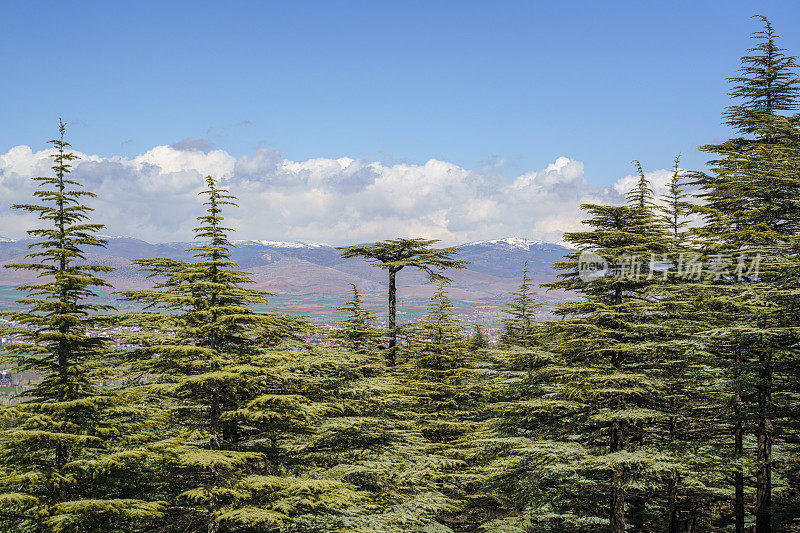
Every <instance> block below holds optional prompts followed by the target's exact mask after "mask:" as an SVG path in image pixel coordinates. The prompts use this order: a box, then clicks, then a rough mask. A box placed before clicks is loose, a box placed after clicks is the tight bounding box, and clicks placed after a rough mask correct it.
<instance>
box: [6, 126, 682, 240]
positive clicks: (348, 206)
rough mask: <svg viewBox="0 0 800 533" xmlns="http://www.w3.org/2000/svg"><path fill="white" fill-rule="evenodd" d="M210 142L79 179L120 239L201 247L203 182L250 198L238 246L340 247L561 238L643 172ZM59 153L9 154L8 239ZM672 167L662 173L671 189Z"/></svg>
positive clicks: (91, 166) (94, 170) (238, 226)
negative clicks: (422, 240)
mask: <svg viewBox="0 0 800 533" xmlns="http://www.w3.org/2000/svg"><path fill="white" fill-rule="evenodd" d="M211 148H212V147H211V146H210V145H208V144H207V143H205V142H204V141H202V140H200V139H185V140H184V141H181V142H179V143H176V144H173V145H172V146H157V147H155V148H153V149H151V150H149V151H147V152H145V153H143V154H141V155H138V156H136V157H133V158H124V157H119V156H114V157H99V156H96V155H88V154H82V153H78V155H79V156H80V157H81V159H80V160H78V161H76V162H75V165H74V170H73V176H74V177H75V178H77V179H78V180H79V181H80V182H81V183H83V184H84V186H85V187H86V189H87V190H89V191H92V192H94V193H95V194H97V198H94V199H91V200H90V201H88V202H87V203H88V204H89V205H90V206H91V207H93V208H94V209H95V212H94V217H93V218H94V221H96V222H99V223H103V224H105V225H106V226H107V229H106V230H105V231H104V232H103V233H106V234H109V235H131V236H134V237H137V238H141V239H144V240H147V241H150V242H169V241H183V240H189V239H191V236H192V231H191V230H192V228H193V227H194V225H195V217H197V216H199V215H200V214H201V213H202V209H203V207H202V205H201V202H202V199H201V198H200V197H199V196H198V192H199V191H201V190H202V189H203V176H206V175H212V176H215V177H217V178H219V180H220V184H221V186H223V187H226V188H228V189H229V190H230V192H231V193H232V194H234V195H235V196H237V197H238V198H239V202H238V203H239V207H233V208H230V209H228V210H227V212H226V213H225V216H226V222H227V225H228V226H230V227H232V228H234V229H235V230H236V234H235V237H234V238H237V239H275V240H313V241H323V242H327V243H330V244H334V245H339V244H352V243H356V242H368V241H375V240H381V239H387V238H393V237H401V236H402V237H408V236H413V237H427V238H434V239H441V240H442V241H443V242H444V243H446V244H458V243H464V242H468V241H474V240H481V239H492V238H499V237H507V236H520V237H525V238H531V239H541V240H545V241H551V242H557V241H559V240H561V236H562V234H563V232H565V231H573V230H576V229H579V228H580V227H581V222H580V221H581V219H582V218H583V214H582V213H581V210H580V204H582V203H593V202H599V203H612V204H613V203H621V202H623V201H624V193H625V192H626V191H627V190H629V189H630V187H631V186H632V185H633V183H634V182H635V179H634V178H633V177H632V176H626V177H624V178H621V179H620V180H618V181H617V182H616V183H615V184H614V185H613V186H611V187H605V188H603V187H598V186H595V185H592V184H591V183H590V182H588V181H587V180H586V178H585V176H584V168H583V163H581V162H580V161H576V160H573V159H570V158H567V157H559V158H557V159H556V160H555V161H554V162H553V163H551V164H550V165H548V166H547V168H544V169H542V170H539V171H536V172H528V173H525V174H522V175H520V176H517V177H515V178H511V179H510V178H508V177H507V176H505V175H504V174H502V173H501V172H500V169H499V166H500V165H501V163H492V164H488V165H487V166H485V167H482V168H476V169H466V168H462V167H460V166H458V165H455V164H453V163H448V162H446V161H438V160H435V159H431V160H430V161H428V162H426V163H425V164H407V163H399V164H391V165H388V164H384V163H381V162H376V161H365V160H361V159H350V158H346V157H343V158H339V159H324V158H319V159H309V160H306V161H291V160H288V159H286V158H284V157H283V156H282V155H281V154H280V153H279V152H276V151H274V150H270V149H269V148H265V147H262V148H259V149H258V150H257V151H256V152H255V153H253V154H249V155H244V156H242V157H238V158H237V157H233V156H232V155H230V154H229V153H227V152H226V151H224V150H218V149H217V150H215V149H211ZM49 154H50V152H49V151H47V150H43V151H38V152H37V151H33V150H32V149H31V148H30V147H28V146H16V147H14V148H11V149H10V150H9V151H8V152H6V153H5V154H2V155H0V198H2V199H3V201H2V203H0V235H2V236H5V237H11V238H21V237H24V236H25V231H26V230H27V229H30V228H33V227H35V226H36V221H35V220H33V218H32V217H30V216H29V215H26V214H22V213H19V212H17V211H15V210H12V209H10V205H11V204H14V203H27V202H29V201H30V199H31V193H32V192H33V191H34V187H35V185H34V183H33V182H32V180H31V179H30V178H31V177H34V176H41V175H48V174H49V173H50V172H51V170H50V166H51V160H50V158H49V157H48V155H49ZM669 175H670V173H669V171H667V170H658V171H654V172H652V173H650V176H651V177H652V178H653V180H654V185H655V187H656V192H661V190H662V189H663V185H664V184H665V183H666V180H667V179H668V178H669Z"/></svg>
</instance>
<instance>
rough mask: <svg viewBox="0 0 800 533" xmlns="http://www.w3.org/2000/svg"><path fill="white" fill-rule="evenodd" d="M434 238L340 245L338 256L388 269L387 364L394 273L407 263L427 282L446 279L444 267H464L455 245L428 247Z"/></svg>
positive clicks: (393, 343)
mask: <svg viewBox="0 0 800 533" xmlns="http://www.w3.org/2000/svg"><path fill="white" fill-rule="evenodd" d="M437 242H438V241H436V240H430V239H391V240H388V241H382V242H376V243H374V244H368V245H362V246H344V247H339V248H337V249H338V250H342V257H343V258H349V257H363V258H365V259H366V260H367V261H370V262H371V263H372V264H373V265H374V266H377V267H378V268H382V269H384V270H387V271H388V272H389V349H388V352H387V355H388V362H389V365H390V366H394V364H395V362H396V360H397V320H396V316H397V285H396V279H397V273H398V272H400V271H401V270H402V269H403V268H405V267H407V266H410V267H414V268H417V269H419V270H421V271H423V272H425V274H427V275H428V277H429V278H430V281H436V280H439V281H441V280H448V279H449V278H447V277H446V276H444V275H443V274H441V272H439V271H441V270H444V269H446V268H464V267H465V265H466V264H467V262H466V261H461V260H457V259H453V256H454V255H455V254H456V253H458V248H452V247H451V248H431V246H433V245H434V244H435V243H437Z"/></svg>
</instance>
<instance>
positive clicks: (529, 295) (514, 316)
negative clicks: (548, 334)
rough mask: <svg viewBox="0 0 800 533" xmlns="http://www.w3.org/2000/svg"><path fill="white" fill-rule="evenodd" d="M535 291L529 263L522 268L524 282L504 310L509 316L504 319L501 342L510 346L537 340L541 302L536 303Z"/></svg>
mask: <svg viewBox="0 0 800 533" xmlns="http://www.w3.org/2000/svg"><path fill="white" fill-rule="evenodd" d="M535 294H536V293H535V292H531V280H530V278H529V277H528V263H527V261H526V262H525V266H524V267H523V268H522V284H521V285H520V286H519V290H517V292H513V293H511V296H513V298H512V299H511V302H509V303H508V304H506V309H503V312H504V313H505V314H507V315H508V318H504V319H503V332H502V334H501V335H500V342H502V343H503V344H505V345H508V346H533V344H534V343H535V342H536V335H537V333H538V331H537V324H536V310H537V309H539V308H540V307H541V304H538V303H536V301H535V299H534V296H535Z"/></svg>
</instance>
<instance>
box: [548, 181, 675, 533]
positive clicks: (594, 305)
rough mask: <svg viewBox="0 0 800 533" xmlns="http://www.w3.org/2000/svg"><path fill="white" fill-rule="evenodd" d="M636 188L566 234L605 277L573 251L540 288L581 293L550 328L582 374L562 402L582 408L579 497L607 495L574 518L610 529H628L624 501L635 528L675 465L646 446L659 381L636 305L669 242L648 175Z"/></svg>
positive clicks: (656, 412) (656, 411) (657, 416)
mask: <svg viewBox="0 0 800 533" xmlns="http://www.w3.org/2000/svg"><path fill="white" fill-rule="evenodd" d="M642 175H643V174H642ZM635 190H637V191H638V192H637V193H636V194H634V195H631V197H630V198H629V201H630V205H628V206H600V205H584V206H583V207H584V209H586V210H587V211H588V212H589V213H590V215H591V216H592V218H590V219H589V220H587V221H585V223H586V224H587V225H589V226H590V227H591V228H593V229H592V230H591V231H586V232H574V233H567V234H566V235H565V238H566V239H567V240H568V241H569V242H571V243H573V244H575V245H577V246H578V247H579V248H581V249H582V250H583V251H584V252H585V253H591V254H593V257H599V258H603V259H604V260H605V261H607V264H608V274H609V275H606V276H600V277H597V278H596V279H589V280H587V279H584V278H582V276H581V274H582V272H581V271H580V269H579V268H580V264H579V263H580V253H577V252H576V253H572V254H569V255H568V256H567V257H568V259H569V261H566V262H562V263H557V264H556V265H555V267H556V268H559V269H562V270H565V271H566V272H565V273H563V274H560V277H561V278H562V279H561V280H560V281H557V282H554V283H550V284H547V285H546V286H547V287H549V288H561V289H567V290H572V291H575V292H576V293H578V294H580V295H582V297H583V299H582V300H581V301H577V302H569V303H564V304H561V305H559V306H558V308H557V309H556V311H555V313H556V314H557V315H561V316H563V317H565V319H564V320H561V321H559V322H556V323H554V324H553V325H552V326H551V334H553V335H556V336H557V338H558V341H559V344H558V346H557V347H556V350H557V351H558V352H560V353H561V354H562V357H563V358H564V361H565V363H566V364H567V365H568V366H570V367H572V368H573V369H574V372H579V375H580V378H579V379H578V380H577V383H576V384H575V385H574V387H575V389H574V390H573V392H572V393H571V394H570V395H568V396H566V397H565V399H567V398H570V397H571V398H572V399H573V400H575V399H580V400H581V402H582V403H583V404H585V406H586V410H585V412H584V414H583V415H578V416H576V417H575V418H574V419H573V421H572V424H574V425H575V426H576V427H573V428H571V429H570V430H569V431H570V432H574V433H577V435H576V437H575V438H576V439H580V440H581V441H583V442H584V443H585V444H584V446H585V447H586V451H587V452H588V453H589V454H590V456H589V457H588V458H581V460H580V461H577V463H573V466H572V467H571V468H578V470H576V474H580V475H581V476H582V478H581V479H582V480H581V483H583V484H584V491H585V492H586V493H587V495H586V496H584V498H583V502H582V503H583V504H584V505H585V504H586V503H587V502H592V501H594V498H599V497H600V495H601V494H608V495H609V496H610V499H609V501H608V506H607V508H606V509H607V510H606V511H605V512H603V511H602V510H601V509H597V508H592V506H588V507H587V508H585V509H582V510H581V511H580V513H579V514H578V516H580V517H581V518H580V519H581V520H586V519H588V517H589V516H594V517H597V518H603V517H604V518H605V519H606V520H608V521H609V523H610V530H611V531H612V532H613V533H616V532H622V531H624V530H625V528H626V523H627V520H628V516H626V509H627V507H628V505H630V506H632V508H633V509H634V511H632V512H631V515H632V516H633V517H634V518H635V520H636V522H637V524H635V525H638V526H639V527H641V525H642V524H643V523H644V521H645V520H646V516H645V511H644V509H643V508H642V506H643V505H644V502H645V501H646V498H647V497H648V496H649V494H650V492H651V491H652V490H654V488H655V487H656V486H658V481H659V480H660V479H661V478H662V477H663V476H664V475H665V474H666V473H667V472H668V471H669V470H671V468H672V464H671V463H670V461H669V460H668V459H665V458H664V456H663V455H662V454H660V453H659V451H658V450H657V448H655V447H654V446H653V442H652V441H653V439H652V433H653V428H654V426H656V425H657V422H658V421H659V420H661V419H663V418H664V413H663V411H662V410H661V409H660V406H659V405H658V404H657V402H656V399H657V398H658V395H659V394H660V387H661V384H660V382H659V381H658V380H657V379H656V378H655V376H654V375H652V373H650V372H648V370H647V362H646V361H645V357H646V355H645V354H643V353H642V350H641V347H640V345H641V344H642V343H643V342H646V341H647V334H648V330H647V328H646V327H644V325H645V323H646V322H647V318H646V315H644V314H642V313H641V311H640V310H639V309H638V307H637V303H638V302H639V301H640V300H642V299H643V298H644V297H645V296H644V295H645V292H646V290H647V288H648V286H650V285H651V284H652V283H653V275H652V274H653V272H652V271H651V268H652V263H651V262H650V261H648V259H649V258H650V257H651V254H661V253H663V252H664V251H665V250H666V241H665V238H664V234H663V231H662V229H661V227H660V225H659V224H658V223H657V221H656V218H655V215H654V213H653V212H652V208H651V207H650V206H651V205H652V196H651V193H650V188H649V185H648V184H647V183H646V180H640V183H639V186H638V187H637V189H635ZM599 434H602V435H604V439H603V440H600V439H598V438H597V435H599ZM578 457H580V456H578ZM575 464H577V465H578V466H577V467H576V466H575ZM598 475H599V476H600V477H598ZM589 494H591V496H589ZM573 512H574V511H573ZM587 514H588V516H587Z"/></svg>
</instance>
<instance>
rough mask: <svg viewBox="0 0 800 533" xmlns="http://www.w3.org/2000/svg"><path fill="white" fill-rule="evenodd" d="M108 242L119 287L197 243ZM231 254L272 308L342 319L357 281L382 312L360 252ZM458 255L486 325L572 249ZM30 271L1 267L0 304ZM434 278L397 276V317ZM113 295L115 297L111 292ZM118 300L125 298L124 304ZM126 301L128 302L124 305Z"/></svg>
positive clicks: (382, 284)
mask: <svg viewBox="0 0 800 533" xmlns="http://www.w3.org/2000/svg"><path fill="white" fill-rule="evenodd" d="M106 238H107V239H108V246H107V247H105V248H98V249H94V250H91V251H89V253H87V254H86V260H87V261H88V262H93V263H100V264H104V265H108V266H112V267H114V268H115V269H116V270H114V272H112V273H111V274H109V275H108V276H106V278H107V280H108V281H109V282H110V283H111V284H112V285H113V286H114V288H115V289H117V290H122V289H136V288H145V287H149V286H150V285H151V282H150V280H148V279H147V278H146V277H145V276H144V275H143V274H142V273H141V272H139V271H138V270H137V269H136V267H135V266H134V265H132V264H131V260H133V259H136V258H143V257H170V258H175V259H190V258H191V252H187V251H186V249H187V248H189V247H190V246H192V245H193V244H192V243H186V242H173V243H155V244H153V243H148V242H145V241H142V240H139V239H136V238H133V237H106ZM31 242H32V241H30V240H11V239H2V240H0V265H2V264H9V263H15V262H20V261H22V260H23V257H24V255H25V254H26V253H27V251H28V245H29V244H31ZM234 244H235V247H234V248H233V249H232V259H233V260H234V261H236V262H238V263H239V265H240V267H241V269H242V270H245V271H247V272H249V273H250V274H251V277H252V279H253V281H254V284H253V287H254V288H257V289H260V290H264V291H268V292H270V293H272V294H273V296H271V297H270V307H271V308H272V309H274V310H280V311H285V312H292V313H301V314H308V315H310V316H311V317H312V319H314V320H315V321H317V322H326V321H330V320H332V319H334V318H335V316H336V314H335V312H334V311H333V310H332V309H331V308H332V307H334V306H337V305H341V304H342V303H343V302H344V301H345V300H346V299H347V295H348V293H349V292H350V290H351V289H350V283H354V284H356V285H357V286H358V288H359V290H360V291H361V292H362V293H363V295H364V299H365V302H366V303H367V305H368V306H369V307H371V308H374V310H375V311H377V312H380V313H381V314H382V313H383V309H384V307H385V304H384V301H385V299H386V296H385V295H386V286H387V281H388V280H387V277H388V276H387V274H386V272H385V271H384V270H382V269H379V268H376V267H374V266H371V265H370V264H369V263H367V262H366V261H364V260H363V259H360V258H351V259H342V258H341V255H340V251H339V250H337V249H336V248H335V247H332V246H329V245H327V244H324V243H318V242H302V241H299V242H297V241H296V242H285V241H268V240H248V241H236V242H235V243H234ZM459 248H460V251H459V253H458V256H457V257H458V259H464V260H467V261H469V262H470V263H469V265H468V266H467V268H465V269H462V270H451V271H448V272H446V275H447V276H449V277H450V278H452V279H453V284H452V287H451V290H450V296H451V298H452V299H453V300H454V302H455V304H456V308H457V312H458V313H459V314H460V315H462V316H464V317H465V318H466V319H468V320H470V321H474V322H481V323H484V324H486V325H487V326H490V327H491V326H493V325H497V323H499V320H500V318H501V317H502V313H501V312H500V309H501V308H502V306H503V303H504V302H506V301H507V300H508V299H509V293H510V292H511V291H514V290H516V289H517V288H518V286H519V284H520V281H521V277H522V268H523V265H524V264H525V262H527V263H528V271H529V276H530V277H531V279H532V280H533V284H534V285H538V284H539V283H546V282H549V281H553V280H554V279H555V273H554V272H553V270H552V265H553V263H554V262H556V261H559V260H561V259H562V257H563V256H564V254H566V253H568V252H569V251H570V249H569V248H567V247H566V246H564V245H563V244H557V243H547V242H542V241H532V240H527V239H521V238H516V237H512V238H506V239H496V240H486V241H477V242H471V243H466V244H463V245H461V246H459ZM33 279H34V278H33V275H32V274H31V273H30V272H28V271H15V270H13V269H7V268H3V269H0V306H2V307H3V308H10V307H13V305H14V304H13V303H12V302H13V300H14V299H15V298H16V297H18V291H14V290H13V288H15V287H17V286H19V285H21V284H23V283H27V282H30V281H33ZM427 281H428V280H427V277H426V276H425V275H423V274H422V273H420V272H418V271H416V270H415V269H413V268H407V269H405V270H403V271H402V272H400V273H399V274H398V305H399V312H398V319H399V320H400V321H403V320H405V321H409V320H414V319H415V318H416V316H418V315H419V314H420V313H422V312H423V310H424V306H425V303H426V302H427V299H428V298H429V297H430V295H431V294H432V292H433V289H434V287H433V286H432V285H431V284H429V283H427ZM537 291H538V293H539V299H540V300H541V301H542V303H543V304H544V306H543V310H542V311H541V313H542V314H543V315H547V314H549V309H550V308H551V307H552V305H553V304H554V303H557V302H559V301H563V300H565V299H567V298H568V296H567V295H565V294H563V293H562V292H560V291H549V292H546V293H545V291H544V290H543V289H537ZM103 296H104V298H106V299H110V300H113V296H111V295H107V294H104V295H103ZM118 303H119V302H118ZM120 306H121V307H123V308H124V307H125V305H123V304H122V303H120V305H118V307H120Z"/></svg>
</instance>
